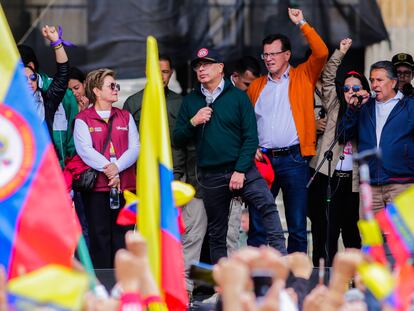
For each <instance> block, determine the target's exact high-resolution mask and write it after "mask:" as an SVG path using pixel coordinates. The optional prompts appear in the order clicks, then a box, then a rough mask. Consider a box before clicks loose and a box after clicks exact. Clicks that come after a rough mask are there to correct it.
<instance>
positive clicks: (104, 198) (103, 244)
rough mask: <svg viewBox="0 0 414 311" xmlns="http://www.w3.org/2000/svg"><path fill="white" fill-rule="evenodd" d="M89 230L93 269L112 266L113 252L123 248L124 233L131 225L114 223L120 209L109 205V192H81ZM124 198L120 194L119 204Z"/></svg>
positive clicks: (123, 202)
mask: <svg viewBox="0 0 414 311" xmlns="http://www.w3.org/2000/svg"><path fill="white" fill-rule="evenodd" d="M82 199H83V202H84V207H85V216H86V221H87V223H88V232H89V252H90V254H91V258H92V263H93V267H94V268H95V269H110V268H113V267H114V257H115V253H116V251H117V250H118V249H120V248H125V233H126V232H127V231H128V230H132V229H133V226H119V225H117V224H116V219H117V218H118V214H119V210H120V209H111V208H110V207H109V192H89V193H82ZM124 205H125V200H124V197H123V196H122V194H120V206H121V207H122V206H124Z"/></svg>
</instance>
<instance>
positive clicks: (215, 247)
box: [201, 166, 287, 264]
mask: <svg viewBox="0 0 414 311" xmlns="http://www.w3.org/2000/svg"><path fill="white" fill-rule="evenodd" d="M232 174H233V172H232V171H228V172H222V173H206V172H202V174H201V182H202V184H203V186H204V188H203V191H204V197H203V200H204V206H205V209H206V212H207V226H208V233H209V241H210V256H211V261H212V262H213V263H214V264H215V263H217V262H218V260H219V259H220V258H221V257H226V256H227V246H226V236H227V227H228V218H229V206H230V200H231V198H232V197H233V196H241V197H242V198H243V199H244V201H245V202H246V203H247V204H249V206H254V207H255V208H256V209H257V210H258V211H259V212H260V214H261V216H262V219H263V226H264V228H265V230H266V234H267V242H268V244H269V245H270V246H272V247H274V248H276V249H277V250H278V251H280V252H281V253H282V254H284V255H285V254H286V253H287V251H286V245H285V237H284V235H283V229H282V225H281V223H280V218H279V213H278V211H277V209H276V205H275V200H274V198H273V195H272V193H271V192H270V190H269V188H268V187H267V185H266V182H265V181H264V179H263V178H262V176H261V175H260V173H259V172H258V171H257V168H256V166H252V168H251V169H250V170H249V171H248V172H247V173H246V175H245V178H246V179H245V181H244V186H243V188H242V189H241V190H239V191H237V192H232V191H230V189H229V183H230V178H231V175H232Z"/></svg>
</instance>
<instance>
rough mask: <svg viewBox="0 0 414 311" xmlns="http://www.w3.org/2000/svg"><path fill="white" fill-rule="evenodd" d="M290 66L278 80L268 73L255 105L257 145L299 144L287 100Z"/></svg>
mask: <svg viewBox="0 0 414 311" xmlns="http://www.w3.org/2000/svg"><path fill="white" fill-rule="evenodd" d="M289 71H290V66H289V67H288V68H287V69H286V71H285V72H284V73H283V75H282V77H281V78H280V79H279V80H273V79H272V77H271V75H270V73H269V75H268V77H267V83H266V85H265V87H264V88H263V91H262V92H261V94H260V96H259V99H258V100H257V103H256V105H255V108H254V111H255V113H256V121H257V131H258V134H259V145H260V146H261V147H266V148H283V147H289V146H292V145H296V144H299V137H298V132H297V130H296V124H295V121H294V119H293V114H292V109H291V106H290V100H289V81H290V78H289Z"/></svg>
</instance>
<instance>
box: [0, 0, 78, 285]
mask: <svg viewBox="0 0 414 311" xmlns="http://www.w3.org/2000/svg"><path fill="white" fill-rule="evenodd" d="M0 38H1V44H0V264H1V265H3V266H5V267H6V272H7V274H8V278H14V277H15V276H16V275H18V273H21V272H26V273H28V272H31V271H33V270H36V269H38V268H40V267H43V266H45V265H46V264H51V263H53V264H59V265H63V266H71V258H72V255H73V252H74V249H75V247H76V244H77V241H78V238H79V236H80V232H81V230H80V226H79V224H78V222H77V220H76V218H75V217H74V214H73V212H72V210H71V203H70V199H69V197H68V194H67V192H66V190H65V188H66V187H65V182H64V180H63V176H62V172H61V170H60V167H59V163H58V161H57V158H56V155H55V151H54V149H53V147H52V144H51V142H50V138H49V135H48V132H47V129H46V127H45V126H44V125H41V123H40V120H39V119H38V117H37V114H36V112H35V103H34V101H33V97H32V96H31V94H30V93H29V88H28V85H27V80H26V78H25V76H24V75H23V68H22V65H21V62H20V60H19V55H18V52H17V48H16V45H15V43H14V41H13V37H12V35H11V32H10V29H9V27H8V24H7V21H6V18H5V16H4V13H3V10H2V8H1V6H0Z"/></svg>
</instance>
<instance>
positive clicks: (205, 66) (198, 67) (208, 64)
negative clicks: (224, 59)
mask: <svg viewBox="0 0 414 311" xmlns="http://www.w3.org/2000/svg"><path fill="white" fill-rule="evenodd" d="M213 64H215V63H211V62H208V63H198V64H197V65H195V66H194V67H193V70H194V71H196V72H197V71H199V70H200V69H201V67H203V68H205V69H208V68H210V67H211V65H213Z"/></svg>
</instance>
